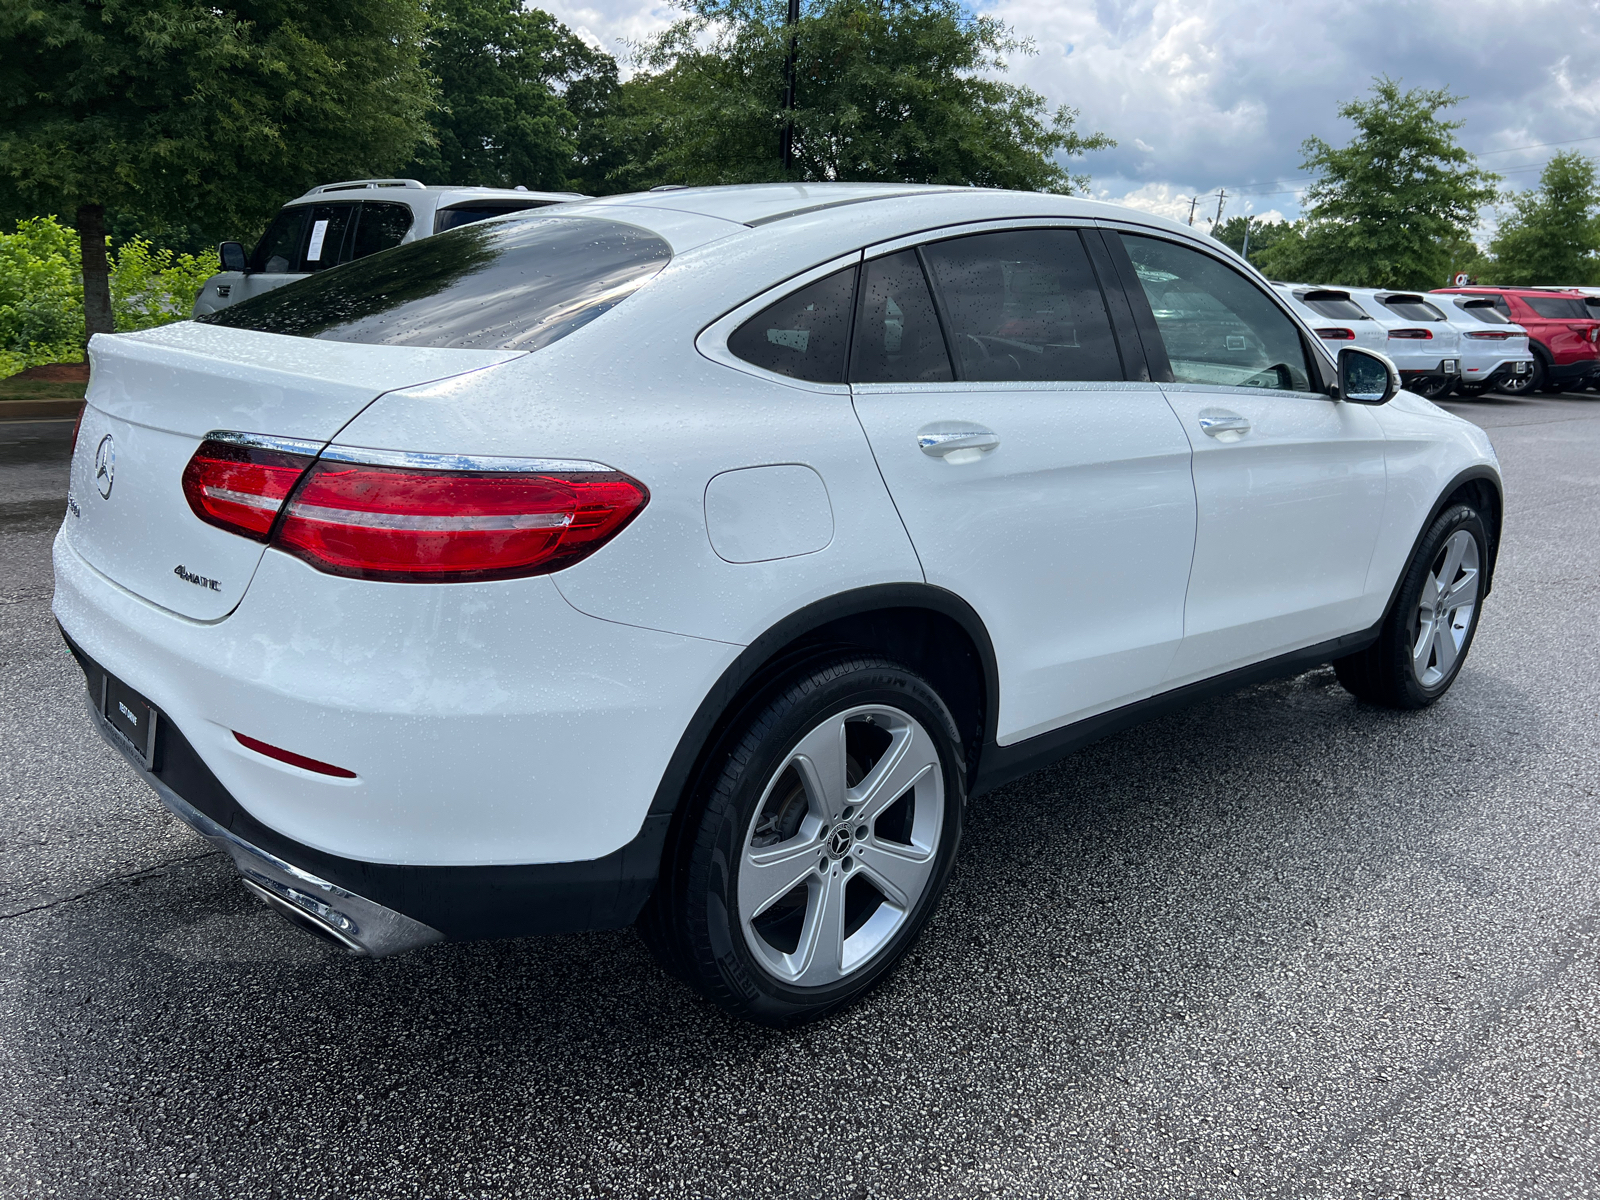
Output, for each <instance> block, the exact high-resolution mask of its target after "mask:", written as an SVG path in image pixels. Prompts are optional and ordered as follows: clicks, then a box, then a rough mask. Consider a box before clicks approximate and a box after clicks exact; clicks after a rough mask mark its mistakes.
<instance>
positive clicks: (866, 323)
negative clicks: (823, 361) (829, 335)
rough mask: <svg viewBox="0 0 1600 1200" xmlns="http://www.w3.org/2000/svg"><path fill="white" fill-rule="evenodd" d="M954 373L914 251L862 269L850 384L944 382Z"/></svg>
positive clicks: (926, 284)
mask: <svg viewBox="0 0 1600 1200" xmlns="http://www.w3.org/2000/svg"><path fill="white" fill-rule="evenodd" d="M951 378H953V376H952V375H951V373H950V356H949V355H948V354H946V353H945V346H944V335H943V334H942V333H940V332H939V316H938V314H937V313H936V312H934V308H933V297H932V296H931V295H929V294H928V281H927V279H926V277H924V275H923V274H922V264H921V263H920V262H918V261H917V252H916V251H915V250H902V251H900V252H899V253H898V254H890V255H888V256H886V257H884V258H875V259H873V260H872V261H870V262H868V263H867V264H866V265H865V266H864V267H863V268H862V270H861V297H860V301H859V308H858V310H857V313H856V329H855V338H854V342H853V350H852V352H851V359H850V381H851V382H852V383H941V382H946V381H948V380H950V379H951Z"/></svg>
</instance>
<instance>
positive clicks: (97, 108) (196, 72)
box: [0, 0, 431, 299]
mask: <svg viewBox="0 0 1600 1200" xmlns="http://www.w3.org/2000/svg"><path fill="white" fill-rule="evenodd" d="M421 32H422V11H421V9H420V8H419V7H418V5H417V4H416V3H415V0H339V2H338V3H334V4H330V3H326V2H314V0H220V2H219V0H48V2H44V0H7V3H5V4H4V5H0V45H4V46H5V53H4V55H3V57H0V105H3V106H4V110H5V120H4V122H3V123H0V216H11V217H24V216H31V215H34V214H38V213H62V214H70V215H72V216H73V217H74V219H76V220H77V223H78V225H79V233H80V240H81V242H82V246H81V249H82V252H83V256H84V261H85V266H86V268H87V270H88V277H87V278H86V280H85V283H86V286H87V287H88V288H89V289H90V292H91V297H90V298H91V299H93V298H94V295H95V294H99V295H101V296H102V298H103V291H102V289H104V287H105V286H106V285H105V276H104V274H103V270H102V269H98V268H97V264H96V263H95V262H94V261H91V260H92V259H95V258H97V257H98V255H97V254H96V248H97V247H98V246H99V245H100V244H102V243H101V242H100V240H99V238H100V229H101V228H103V220H104V210H105V208H107V207H111V208H113V209H115V210H118V211H120V212H122V213H126V214H130V215H132V216H134V217H137V218H138V219H139V221H140V222H141V224H142V227H143V228H144V230H145V231H146V232H147V233H150V234H155V235H159V234H160V233H161V232H162V231H163V230H164V229H166V228H167V227H169V226H186V225H189V224H192V223H195V222H199V223H201V224H202V225H203V227H204V228H206V229H207V230H209V231H210V232H211V234H212V235H213V236H217V235H226V234H231V233H237V232H238V231H242V230H245V229H249V228H253V227H259V225H260V224H261V223H262V222H263V221H264V220H265V219H266V217H267V216H268V215H269V214H270V213H271V212H272V211H273V210H274V209H275V208H276V207H277V206H278V205H279V204H281V203H282V202H283V200H284V198H285V194H286V193H287V194H288V195H294V194H295V193H296V192H297V191H301V190H303V189H304V188H306V187H307V186H309V185H310V184H313V183H317V182H324V181H326V180H329V179H338V178H348V177H349V176H352V175H365V174H375V173H386V172H391V171H393V170H394V169H395V168H396V167H398V166H400V165H401V164H402V163H404V162H405V161H406V160H407V158H409V157H410V155H411V152H412V150H413V148H414V147H415V146H416V145H417V144H418V142H419V141H421V140H422V139H423V138H424V137H426V135H427V126H426V123H425V120H424V117H425V114H426V111H427V108H428V106H429V104H430V102H431V101H430V96H431V92H430V86H429V82H428V78H427V76H426V75H425V74H424V72H423V70H422V67H421Z"/></svg>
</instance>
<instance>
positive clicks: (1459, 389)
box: [1456, 380, 1489, 398]
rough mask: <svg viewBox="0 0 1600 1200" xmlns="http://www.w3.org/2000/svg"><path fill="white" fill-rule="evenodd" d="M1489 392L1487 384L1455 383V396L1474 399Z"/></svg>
mask: <svg viewBox="0 0 1600 1200" xmlns="http://www.w3.org/2000/svg"><path fill="white" fill-rule="evenodd" d="M1488 390H1489V385H1488V384H1487V383H1462V382H1460V381H1459V380H1457V381H1456V395H1458V396H1467V397H1473V398H1476V397H1478V396H1481V395H1483V394H1484V393H1485V392H1487V391H1488Z"/></svg>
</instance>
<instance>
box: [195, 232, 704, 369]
mask: <svg viewBox="0 0 1600 1200" xmlns="http://www.w3.org/2000/svg"><path fill="white" fill-rule="evenodd" d="M671 257H672V250H671V247H669V246H668V245H667V243H666V242H664V241H662V240H661V239H660V238H659V237H657V236H656V235H655V234H653V233H648V232H646V231H645V230H643V229H636V228H634V227H633V226H631V225H623V224H620V223H618V222H615V221H601V220H593V219H587V218H571V217H569V218H560V217H534V218H530V219H528V220H526V221H510V222H499V221H497V222H493V223H490V224H487V225H469V226H467V227H466V228H465V229H456V230H452V231H451V232H449V233H445V234H440V235H439V236H438V237H430V238H423V239H421V240H420V241H415V242H411V243H410V244H408V245H405V246H398V247H396V248H395V249H393V250H385V251H383V252H382V253H381V254H374V255H373V256H372V257H370V258H363V259H361V260H360V261H359V262H353V263H350V264H348V265H347V266H345V267H343V268H341V269H340V270H337V271H329V272H328V273H327V274H325V275H318V276H315V277H314V278H311V279H307V280H305V281H304V282H301V283H297V284H295V285H294V286H293V287H286V288H276V289H274V290H273V291H270V292H266V293H263V294H262V295H260V296H255V297H252V298H251V299H249V300H245V301H242V302H240V303H239V304H235V305H234V306H233V307H232V308H225V309H223V310H222V311H221V312H216V313H211V314H209V315H207V316H204V317H200V318H197V319H198V320H201V321H206V322H208V323H210V324H213V325H231V326H234V327H236V328H240V329H259V330H262V331H264V332H266V333H287V334H293V335H295V336H297V337H317V338H327V339H331V340H333V341H341V342H371V343H375V344H378V345H385V346H460V347H467V348H471V349H479V350H491V349H505V350H537V349H538V348H539V347H541V346H547V345H549V344H550V343H551V342H553V341H556V340H557V339H558V338H562V337H565V336H566V335H567V334H569V333H571V332H572V331H573V330H575V329H578V328H580V327H582V326H584V325H586V324H588V323H589V322H590V321H592V320H594V319H595V318H596V317H598V316H599V315H600V314H602V313H604V312H606V311H608V310H609V309H611V308H613V307H615V306H616V305H617V304H619V303H621V302H622V301H623V300H624V299H625V298H627V297H628V296H629V295H631V294H632V293H633V292H634V291H636V290H637V289H638V288H639V287H640V286H642V285H643V284H644V283H646V282H648V281H649V280H650V279H651V278H652V277H653V276H654V275H655V274H656V273H657V272H658V271H660V270H661V268H662V267H664V266H666V265H667V261H668V260H669V259H670V258H671Z"/></svg>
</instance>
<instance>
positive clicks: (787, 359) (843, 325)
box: [222, 226, 856, 383]
mask: <svg viewBox="0 0 1600 1200" xmlns="http://www.w3.org/2000/svg"><path fill="white" fill-rule="evenodd" d="M508 227H509V226H500V228H508ZM855 294H856V269H855V268H854V267H846V268H845V269H844V270H842V271H835V272H834V273H833V274H832V275H825V276H823V277H822V278H821V279H819V280H817V281H816V282H815V283H809V284H807V285H806V286H805V287H803V288H801V289H800V290H799V291H796V292H790V293H789V294H788V295H787V296H785V297H784V298H783V299H782V300H779V301H777V302H776V303H775V304H769V305H768V306H767V307H766V308H764V309H762V310H761V311H760V312H759V313H757V314H756V315H755V316H753V317H751V318H750V319H749V320H748V321H746V322H745V323H744V324H743V325H740V326H739V328H738V329H735V330H734V331H733V333H732V334H731V335H730V336H729V338H728V349H729V350H730V351H732V352H733V353H734V354H736V355H738V356H739V357H740V358H742V359H744V360H745V362H747V363H753V364H754V365H755V366H758V367H765V368H766V369H767V370H768V371H776V372H777V373H778V374H779V375H788V376H789V377H790V378H792V379H807V380H810V381H811V382H812V383H843V382H844V360H845V354H846V352H847V351H848V350H849V347H850V310H851V308H852V307H853V306H854V301H855ZM222 311H223V312H227V311H228V310H227V309H223V310H222Z"/></svg>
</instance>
